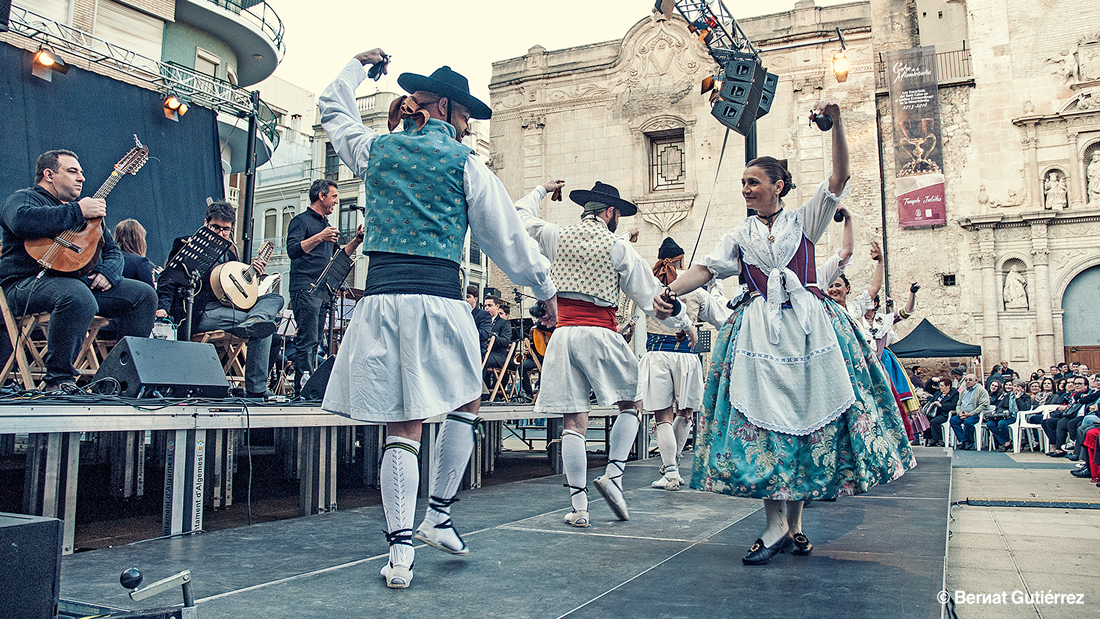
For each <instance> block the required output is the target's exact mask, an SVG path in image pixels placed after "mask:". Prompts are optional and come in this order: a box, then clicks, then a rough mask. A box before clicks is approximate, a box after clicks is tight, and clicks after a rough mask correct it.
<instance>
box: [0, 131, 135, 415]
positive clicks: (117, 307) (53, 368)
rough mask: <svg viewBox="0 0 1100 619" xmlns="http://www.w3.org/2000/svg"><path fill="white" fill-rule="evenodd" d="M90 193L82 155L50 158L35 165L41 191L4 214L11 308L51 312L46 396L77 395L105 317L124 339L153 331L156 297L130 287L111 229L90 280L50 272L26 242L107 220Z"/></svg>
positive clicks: (0, 261)
mask: <svg viewBox="0 0 1100 619" xmlns="http://www.w3.org/2000/svg"><path fill="white" fill-rule="evenodd" d="M83 187H84V171H83V169H81V167H80V162H79V161H78V160H77V157H76V154H74V153H73V152H72V151H68V150H51V151H47V152H45V153H43V154H42V155H40V156H39V157H38V161H37V163H36V165H35V185H34V186H33V187H30V188H27V189H20V190H19V191H17V192H15V193H14V194H12V195H11V196H10V197H8V199H7V201H6V202H5V203H4V206H3V210H0V228H2V231H3V243H4V251H3V254H2V256H0V286H3V287H4V292H5V293H6V295H7V300H8V305H9V306H10V307H11V311H12V313H14V314H15V315H17V316H19V315H23V314H28V313H31V314H33V313H36V312H50V329H49V333H48V341H47V348H46V357H45V362H46V376H45V383H44V386H43V390H45V391H64V392H69V393H71V392H73V391H75V389H76V384H75V383H74V382H73V377H74V376H75V375H76V372H75V371H74V370H73V361H74V360H75V359H76V355H77V353H78V352H79V348H80V344H81V342H82V341H83V340H84V336H85V334H86V333H87V332H88V326H89V325H90V324H91V322H92V318H93V317H94V316H95V315H96V314H97V313H98V314H100V315H101V316H106V317H108V318H119V319H120V321H119V324H120V325H121V326H122V329H123V335H141V336H142V337H144V336H148V335H149V331H150V330H151V329H152V311H153V308H154V307H155V303H154V299H155V296H154V294H153V290H152V288H150V287H149V286H146V285H145V284H141V283H140V282H128V283H124V282H123V279H122V254H121V251H120V250H119V249H118V246H117V245H116V244H115V242H114V239H113V238H111V235H110V234H109V233H106V232H107V231H106V230H104V235H103V241H104V245H103V250H102V253H101V254H100V258H99V261H98V262H97V263H96V264H95V266H94V267H93V269H92V271H91V273H89V274H88V276H86V277H85V276H84V275H82V274H81V273H80V272H77V271H74V272H71V273H64V272H59V271H52V270H47V271H43V267H42V266H41V265H40V264H39V263H38V262H37V261H36V260H35V259H34V258H33V257H31V255H30V254H28V253H27V250H26V247H25V246H24V241H29V240H33V239H41V238H51V237H54V236H56V235H58V234H61V233H62V232H65V231H68V230H72V229H74V228H78V227H80V226H81V225H82V224H83V223H84V221H85V220H86V219H94V218H97V217H103V216H104V215H106V213H107V202H106V201H105V200H103V199H100V198H92V197H84V198H81V197H80V193H81V190H82V189H83ZM131 284H135V285H133V286H131ZM142 329H144V333H138V332H139V331H141V330H142ZM7 345H11V343H10V342H9V343H7Z"/></svg>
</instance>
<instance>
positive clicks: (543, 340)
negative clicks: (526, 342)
mask: <svg viewBox="0 0 1100 619" xmlns="http://www.w3.org/2000/svg"><path fill="white" fill-rule="evenodd" d="M553 334H554V329H553V328H550V329H547V328H546V327H543V326H542V325H535V328H533V329H531V343H532V344H533V345H534V347H535V351H536V352H538V353H539V356H540V357H545V356H546V345H547V344H549V343H550V336H551V335H553Z"/></svg>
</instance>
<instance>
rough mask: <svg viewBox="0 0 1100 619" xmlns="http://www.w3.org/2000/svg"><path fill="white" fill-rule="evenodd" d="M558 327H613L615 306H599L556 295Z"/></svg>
mask: <svg viewBox="0 0 1100 619" xmlns="http://www.w3.org/2000/svg"><path fill="white" fill-rule="evenodd" d="M558 326H559V327H603V328H605V329H611V330H612V331H617V329H616V328H615V308H614V307H599V306H598V305H595V304H593V303H589V302H587V301H578V300H576V299H566V298H564V297H558Z"/></svg>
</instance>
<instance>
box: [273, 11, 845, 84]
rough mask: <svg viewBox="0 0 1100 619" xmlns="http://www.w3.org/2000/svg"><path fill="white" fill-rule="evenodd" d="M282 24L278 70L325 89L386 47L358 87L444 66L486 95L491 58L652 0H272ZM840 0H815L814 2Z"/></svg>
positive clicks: (568, 35)
mask: <svg viewBox="0 0 1100 619" xmlns="http://www.w3.org/2000/svg"><path fill="white" fill-rule="evenodd" d="M267 3H268V4H269V5H270V6H271V7H272V8H273V9H275V12H276V13H278V14H279V17H280V18H281V19H282V20H283V24H284V25H285V26H286V47H287V52H286V56H285V58H284V59H283V62H282V64H281V65H280V66H279V68H278V69H277V70H276V71H275V75H276V76H277V77H280V78H282V79H284V80H287V81H288V82H291V83H293V84H295V85H297V86H300V87H302V88H305V89H306V90H309V91H311V92H313V93H320V92H321V91H322V90H323V89H324V88H325V86H327V85H328V83H329V82H330V81H332V78H334V77H335V76H336V74H337V73H339V71H340V69H341V68H342V67H343V66H344V65H345V64H346V63H347V61H348V60H349V59H351V57H352V56H354V55H355V54H357V53H358V52H361V51H364V50H368V49H373V48H375V47H381V48H382V49H383V50H385V51H386V53H388V54H390V55H391V56H393V63H392V64H391V65H390V75H389V76H388V77H385V78H383V79H382V81H380V82H378V84H374V83H373V82H370V81H369V80H368V81H367V82H366V83H365V84H364V86H363V87H362V88H361V89H360V94H365V93H368V92H373V91H374V88H375V87H377V88H379V89H380V90H389V91H393V92H401V90H400V89H399V88H398V86H397V82H396V78H397V75H399V74H401V73H403V72H406V71H411V72H413V73H420V74H422V75H428V74H430V73H431V72H432V71H434V70H435V69H437V68H439V67H440V66H442V65H445V64H446V65H450V67H451V68H452V69H454V70H456V71H458V72H459V73H462V74H463V75H465V76H466V77H467V78H469V80H470V89H471V91H472V92H473V94H474V96H476V97H478V98H480V99H482V100H483V101H485V102H486V103H488V102H489V78H490V76H491V73H492V63H493V62H494V61H497V60H504V59H506V58H514V57H516V56H522V55H524V54H525V53H527V50H528V49H529V48H531V47H532V46H534V45H542V46H543V47H545V48H546V49H548V50H556V49H562V48H566V47H574V46H577V45H584V44H588V43H599V42H602V41H610V40H613V39H620V38H622V37H623V35H625V34H626V32H627V30H629V29H630V27H631V26H633V25H634V24H635V23H637V22H638V20H640V19H642V18H643V17H646V16H648V15H649V14H650V10H651V9H652V7H653V2H652V0H465V1H455V0H389V1H379V0H366V1H364V0H310V1H307V2H303V1H302V0H267ZM794 3H795V0H778V2H772V3H761V2H750V1H748V0H725V6H726V7H727V9H729V10H730V11H731V12H732V13H733V15H734V17H735V18H743V17H752V16H757V15H762V14H768V13H777V12H782V11H789V10H791V9H793V8H794ZM841 3H842V0H817V4H818V6H827V5H833V4H841Z"/></svg>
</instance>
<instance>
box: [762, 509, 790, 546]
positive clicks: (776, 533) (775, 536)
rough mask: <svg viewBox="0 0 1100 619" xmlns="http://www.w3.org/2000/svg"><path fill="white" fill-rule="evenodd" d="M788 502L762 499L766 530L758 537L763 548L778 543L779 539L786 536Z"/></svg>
mask: <svg viewBox="0 0 1100 619" xmlns="http://www.w3.org/2000/svg"><path fill="white" fill-rule="evenodd" d="M788 503H789V501H780V500H776V499H764V516H765V517H766V518H767V521H768V524H767V528H765V529H764V534H763V535H761V536H760V539H761V541H763V542H764V545H765V546H771V545H773V544H775V543H776V542H778V541H779V538H781V537H783V536H784V535H786V534H787V504H788Z"/></svg>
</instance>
